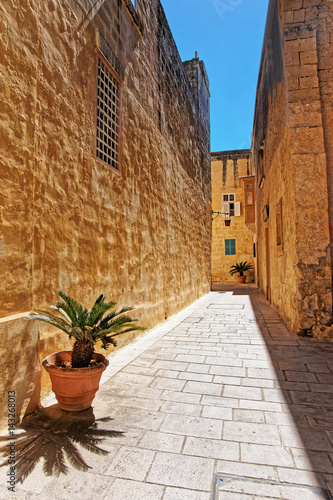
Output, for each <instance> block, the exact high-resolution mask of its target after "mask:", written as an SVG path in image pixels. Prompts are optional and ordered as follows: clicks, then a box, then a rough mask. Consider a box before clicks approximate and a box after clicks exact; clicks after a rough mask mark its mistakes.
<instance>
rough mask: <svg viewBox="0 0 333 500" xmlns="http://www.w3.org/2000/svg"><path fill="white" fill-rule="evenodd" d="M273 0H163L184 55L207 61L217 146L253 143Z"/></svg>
mask: <svg viewBox="0 0 333 500" xmlns="http://www.w3.org/2000/svg"><path fill="white" fill-rule="evenodd" d="M268 1H269V0H161V2H162V5H163V7H164V10H165V13H166V17H167V19H168V22H169V25H170V28H171V31H172V33H173V36H174V39H175V41H176V44H177V47H178V50H179V53H180V57H181V59H182V60H183V61H186V60H187V59H192V58H193V57H194V54H195V51H197V52H198V57H199V58H200V59H202V60H203V61H204V63H205V66H206V70H207V73H208V78H209V82H210V93H211V100H210V109H211V150H212V151H224V150H231V149H247V148H250V146H251V133H252V125H253V114H254V103H255V93H256V86H257V78H258V71H259V64H260V56H261V47H262V41H263V36H264V29H265V21H266V14H267V7H268Z"/></svg>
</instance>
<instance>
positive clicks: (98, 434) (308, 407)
mask: <svg viewBox="0 0 333 500" xmlns="http://www.w3.org/2000/svg"><path fill="white" fill-rule="evenodd" d="M44 405H47V407H46V408H45V409H44V410H42V411H41V412H40V413H39V414H37V415H36V416H35V417H34V418H33V419H31V422H30V424H28V425H26V426H25V429H26V434H25V435H22V436H23V437H22V439H23V440H24V439H25V440H26V441H25V444H26V446H27V448H24V447H23V450H22V453H21V455H20V457H21V458H20V460H21V463H20V467H19V468H20V469H21V471H25V472H23V473H24V474H25V475H26V476H27V477H26V479H25V481H24V482H23V484H17V485H16V492H15V493H13V494H11V493H10V492H8V491H7V489H6V485H5V481H6V479H5V471H4V468H2V471H1V472H2V473H1V485H0V487H1V489H0V497H1V498H2V499H7V498H13V499H14V498H15V499H16V498H18V499H20V500H21V499H22V500H23V499H36V500H37V499H48V500H52V499H57V500H61V499H64V500H65V499H68V498H71V499H76V498H77V499H79V498H80V499H81V498H95V499H110V500H111V499H112V500H123V499H126V500H129V499H131V500H132V499H133V500H159V499H163V500H178V499H179V500H222V499H223V500H241V499H244V500H245V499H247V500H250V499H251V500H259V499H266V498H280V499H288V500H293V499H302V500H310V499H313V500H315V499H317V500H318V499H320V498H322V499H329V498H332V497H331V496H330V495H331V494H332V492H333V344H332V343H328V342H324V341H318V340H314V339H311V338H296V337H295V336H293V335H292V334H291V333H290V332H289V331H288V330H287V329H286V327H285V326H284V324H283V323H282V322H281V320H280V319H279V317H278V316H277V314H276V313H275V312H274V311H273V309H272V308H271V307H270V306H269V305H268V304H267V303H266V301H265V298H264V296H263V295H262V294H261V293H259V292H258V289H257V288H256V287H255V286H254V285H234V286H233V285H224V286H220V287H219V290H217V291H214V292H210V293H209V294H208V295H206V296H204V297H202V298H201V299H199V300H198V301H197V302H195V303H194V304H193V305H191V306H189V307H188V308H186V309H185V310H183V311H182V312H180V313H179V314H177V315H176V316H173V317H172V318H170V319H168V320H167V321H166V322H164V323H163V324H162V325H160V326H158V327H156V328H154V329H153V330H151V331H149V332H148V333H146V334H145V335H144V336H143V337H141V339H140V340H138V341H136V342H134V343H133V344H131V345H129V346H127V347H125V348H123V349H121V350H120V351H118V352H116V354H115V355H114V356H113V357H112V358H111V359H110V365H109V367H108V369H107V371H106V372H105V374H104V376H103V385H102V386H101V388H100V390H99V392H98V393H97V396H96V399H95V401H94V405H93V410H87V411H85V412H82V413H80V414H76V415H75V420H74V419H73V418H72V415H73V414H65V412H62V411H61V410H58V409H57V406H56V405H55V404H54V401H53V400H52V398H49V399H48V400H45V401H44ZM78 416H79V419H78V420H77V417H78ZM73 423H74V424H73ZM75 430H76V432H77V434H75ZM110 431H115V432H114V436H113V437H111V435H110ZM119 432H122V433H123V435H119V434H117V433H119ZM93 438H96V439H101V438H103V439H104V441H103V442H97V441H94V443H95V444H94V446H98V447H100V448H102V449H104V450H107V451H108V453H107V454H103V455H102V454H100V455H98V454H96V453H95V454H94V453H91V452H89V446H90V445H89V443H92V439H93ZM19 441H20V439H18V440H17V442H18V443H19ZM32 442H34V443H35V445H34V446H32V444H31V443H32ZM28 443H29V444H28ZM90 449H91V451H94V450H93V446H91V447H90ZM50 450H53V452H52V453H51V452H50ZM61 450H62V451H61ZM95 451H97V450H96V449H95ZM77 452H79V454H80V455H79V454H78V453H77ZM61 453H64V456H63V457H64V461H65V462H66V464H67V467H68V471H67V474H63V472H64V467H65V465H64V463H62V460H61V458H59V457H61ZM42 457H47V464H46V465H45V463H44V458H43V459H42V460H39V459H41V458H42ZM69 457H72V458H69ZM81 459H82V460H83V463H85V464H86V465H87V466H89V467H91V468H86V470H85V467H84V465H83V464H82V463H80V460H81ZM52 460H54V463H52ZM43 465H44V470H43ZM34 466H35V467H34ZM78 469H80V470H78ZM57 471H58V472H60V475H59V477H55V475H54V474H55V473H57ZM45 472H46V473H47V474H50V475H47V474H46V473H45ZM52 474H53V475H52ZM329 490H330V491H331V493H329Z"/></svg>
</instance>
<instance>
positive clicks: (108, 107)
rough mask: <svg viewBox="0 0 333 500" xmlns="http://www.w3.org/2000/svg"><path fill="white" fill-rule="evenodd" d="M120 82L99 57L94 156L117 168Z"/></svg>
mask: <svg viewBox="0 0 333 500" xmlns="http://www.w3.org/2000/svg"><path fill="white" fill-rule="evenodd" d="M119 120H120V84H119V82H118V80H117V79H116V78H115V77H114V76H113V74H112V73H111V71H110V70H109V69H108V67H107V66H106V64H105V63H104V62H103V61H102V60H101V59H100V58H99V60H98V72H97V138H96V156H97V158H99V159H100V160H102V161H103V162H104V163H106V164H107V165H109V166H110V167H112V168H114V169H116V170H119Z"/></svg>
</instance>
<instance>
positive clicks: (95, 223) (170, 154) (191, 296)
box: [0, 0, 211, 399]
mask: <svg viewBox="0 0 333 500" xmlns="http://www.w3.org/2000/svg"><path fill="white" fill-rule="evenodd" d="M0 23H1V28H2V32H3V36H2V37H1V38H0V66H1V72H2V74H3V78H2V80H1V93H2V96H3V100H2V101H3V102H2V110H1V121H0V126H1V134H0V141H1V148H0V151H1V153H0V155H1V156H0V166H1V179H2V189H1V201H0V206H1V223H0V224H1V226H0V227H1V229H0V259H1V260H0V262H1V267H0V274H1V284H0V298H1V300H0V316H1V317H2V318H3V321H7V319H8V318H9V316H11V315H13V314H17V313H24V312H27V311H29V310H30V309H31V308H34V307H38V308H42V307H43V308H44V307H46V306H48V305H50V304H53V303H54V302H55V301H56V299H57V296H56V290H58V289H62V290H64V291H66V292H67V293H69V294H70V295H72V296H73V297H74V298H76V299H77V300H78V301H82V302H84V303H85V304H86V305H87V306H91V305H92V303H93V301H94V299H95V298H96V297H97V296H98V295H99V294H100V293H104V294H105V295H106V296H107V298H108V299H111V298H112V299H113V300H116V301H117V302H118V305H119V306H121V305H124V304H130V305H133V306H134V307H135V309H136V311H135V316H136V317H138V318H139V320H140V324H142V325H144V326H146V327H148V328H149V327H152V326H154V325H156V324H157V323H159V322H161V321H163V320H164V319H165V318H167V317H168V316H170V315H172V314H174V313H175V312H177V311H179V310H180V309H182V308H183V307H185V306H186V305H187V304H189V303H191V302H193V301H194V300H195V299H197V298H198V297H200V296H201V295H202V294H204V293H206V292H208V291H209V287H210V241H211V226H210V219H211V213H210V212H211V187H210V152H209V137H208V138H207V134H205V133H204V127H203V126H202V125H201V123H200V121H199V119H198V116H199V115H200V110H198V107H197V102H196V99H195V96H194V94H193V91H192V88H191V86H190V82H189V80H188V77H187V74H186V71H185V69H184V67H183V64H182V62H181V60H180V58H179V54H178V51H177V48H176V45H175V43H174V41H173V38H172V34H171V31H170V29H169V27H168V24H167V21H166V18H165V15H164V11H163V9H162V7H161V4H160V2H159V1H158V0H152V1H150V2H144V1H140V0H139V1H138V12H137V13H136V12H135V10H133V8H132V3H131V2H130V1H129V0H126V1H125V0H122V1H120V0H119V1H118V0H105V1H99V2H97V3H95V7H94V9H92V10H91V6H90V4H89V2H85V1H84V0H80V1H74V0H66V1H65V0H49V1H47V2H45V1H43V0H35V1H34V2H31V1H29V0H22V1H20V2H18V1H16V0H5V1H4V2H2V4H1V6H0ZM97 29H98V30H99V33H100V35H101V36H99V42H101V40H102V41H103V40H104V41H103V43H104V42H106V44H105V43H104V45H103V47H104V48H103V47H102V49H103V52H104V54H103V57H106V58H108V57H109V58H110V60H111V63H112V64H111V66H113V68H114V69H115V71H116V74H118V76H119V77H120V79H121V80H122V83H121V92H122V102H121V148H120V154H121V160H120V169H119V172H116V171H114V170H112V169H111V168H110V167H108V166H107V165H105V164H103V163H101V162H100V161H98V160H96V157H95V143H96V79H97V76H96V75H97V60H98V56H99V54H100V51H99V49H98V47H97V43H96V30H97ZM99 46H100V43H99ZM201 65H202V62H201V61H200V62H199V60H198V72H199V69H200V67H201ZM199 66H200V67H199ZM206 111H207V110H206ZM205 116H207V113H206V114H205ZM6 318H7V319H6ZM8 321H11V320H9V319H8ZM40 328H41V331H40V334H39V335H40V341H39V343H38V340H37V339H36V337H34V339H31V340H30V341H28V342H27V344H28V345H29V349H30V348H31V349H32V350H33V351H34V352H35V347H36V342H37V345H38V348H39V351H40V356H41V357H43V356H45V355H47V354H49V353H50V352H53V351H54V350H61V349H62V348H66V347H68V341H67V340H66V339H60V337H59V336H58V335H56V334H55V333H54V332H52V331H49V330H48V329H45V328H44V327H43V326H41V327H40ZM24 331H25V327H24V325H23V323H22V320H20V321H19V322H18V323H17V336H18V338H20V337H21V336H23V335H24ZM130 338H132V336H131V335H129V336H128V337H127V338H125V339H124V341H125V342H126V341H128V340H130ZM27 349H28V347H27ZM25 352H28V351H26V350H25V349H22V350H21V351H19V353H18V354H19V355H22V357H23V356H25ZM9 355H10V347H9V346H7V345H4V346H3V348H2V360H4V361H5V359H6V357H7V356H9ZM31 361H32V362H35V359H33V360H32V359H31ZM27 376H29V375H28V374H27ZM34 377H35V376H34ZM34 377H33V378H32V379H31V380H33V381H35V384H36V387H37V385H38V382H37V379H36V377H35V378H34ZM18 384H19V380H18V379H17V380H16V379H15V377H14V379H12V380H11V382H10V384H9V385H8V384H7V383H5V387H3V390H4V391H7V390H8V389H9V388H11V387H12V386H13V385H14V386H18ZM43 387H45V384H44V380H43ZM37 399H38V398H37Z"/></svg>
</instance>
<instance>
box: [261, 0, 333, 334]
mask: <svg viewBox="0 0 333 500" xmlns="http://www.w3.org/2000/svg"><path fill="white" fill-rule="evenodd" d="M332 25H333V3H332V2H331V1H328V0H312V1H300V0H271V1H270V3H269V9H268V16H267V24H266V32H265V38H264V44H263V51H262V58H261V66H260V72H259V79H258V87H257V97H256V108H255V118H254V130H253V143H252V151H253V163H254V168H255V174H256V214H257V221H256V222H257V228H256V232H257V271H256V275H257V276H256V279H257V283H258V285H259V286H260V288H261V289H262V290H263V291H264V293H265V294H266V298H267V300H269V301H270V303H271V304H272V305H273V307H274V308H275V309H276V310H277V312H278V313H279V314H280V316H281V317H282V318H283V320H284V321H285V322H286V324H287V325H288V327H289V328H291V329H292V330H293V331H294V332H295V333H299V334H306V335H311V336H316V337H332V326H331V325H332V249H333V246H332V235H333V125H332V124H333V98H332V96H333V86H332V82H333V78H332V72H333V69H332V65H333V44H332V40H331V37H332Z"/></svg>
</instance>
